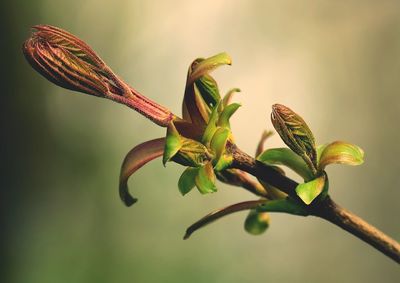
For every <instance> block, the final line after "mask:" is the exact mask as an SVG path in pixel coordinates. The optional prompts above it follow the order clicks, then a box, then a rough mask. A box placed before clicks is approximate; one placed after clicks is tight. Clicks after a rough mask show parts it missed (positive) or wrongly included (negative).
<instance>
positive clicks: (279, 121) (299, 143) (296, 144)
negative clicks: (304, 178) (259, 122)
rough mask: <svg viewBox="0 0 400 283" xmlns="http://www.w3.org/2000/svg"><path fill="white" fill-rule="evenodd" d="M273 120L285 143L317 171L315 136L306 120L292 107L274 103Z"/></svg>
mask: <svg viewBox="0 0 400 283" xmlns="http://www.w3.org/2000/svg"><path fill="white" fill-rule="evenodd" d="M271 121H272V124H273V125H274V127H275V130H276V131H277V132H278V134H279V135H280V136H281V138H282V140H283V141H284V142H285V144H286V145H287V146H288V147H289V148H290V149H291V150H293V151H294V152H295V153H297V154H298V155H300V156H301V157H302V158H303V159H304V161H305V162H306V163H307V165H308V166H309V167H310V169H311V170H312V171H313V173H316V172H317V151H316V147H315V140H314V136H313V134H312V132H311V130H310V128H309V127H308V126H307V124H306V122H304V120H303V119H302V118H301V117H300V116H299V115H298V114H296V113H295V112H293V111H292V110H291V109H290V108H288V107H286V106H284V105H281V104H274V105H273V106H272V114H271Z"/></svg>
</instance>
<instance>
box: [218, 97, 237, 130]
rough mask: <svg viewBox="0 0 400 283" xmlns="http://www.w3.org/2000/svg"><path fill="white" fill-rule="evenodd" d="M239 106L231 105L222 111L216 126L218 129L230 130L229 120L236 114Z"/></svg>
mask: <svg viewBox="0 0 400 283" xmlns="http://www.w3.org/2000/svg"><path fill="white" fill-rule="evenodd" d="M240 106H241V105H240V104H239V103H232V104H229V105H228V106H226V107H225V108H224V110H222V113H221V115H220V116H219V119H218V122H217V125H218V126H220V127H226V128H230V125H229V119H230V118H231V117H232V115H233V114H234V113H235V112H236V110H238V108H239V107H240Z"/></svg>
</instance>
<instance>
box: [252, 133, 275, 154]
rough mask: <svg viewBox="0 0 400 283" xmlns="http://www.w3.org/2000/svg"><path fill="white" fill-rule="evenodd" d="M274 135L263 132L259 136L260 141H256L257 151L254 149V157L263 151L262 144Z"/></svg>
mask: <svg viewBox="0 0 400 283" xmlns="http://www.w3.org/2000/svg"><path fill="white" fill-rule="evenodd" d="M273 134H274V133H273V132H272V131H264V132H263V133H262V135H261V138H260V140H259V141H258V144H257V149H256V156H259V155H260V154H261V153H262V152H263V151H264V143H265V141H266V140H267V139H268V138H269V137H270V136H272V135H273Z"/></svg>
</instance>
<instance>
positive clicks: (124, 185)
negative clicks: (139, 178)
mask: <svg viewBox="0 0 400 283" xmlns="http://www.w3.org/2000/svg"><path fill="white" fill-rule="evenodd" d="M164 144H165V138H159V139H155V140H150V141H147V142H144V143H142V144H139V145H137V146H135V147H134V148H133V149H132V150H131V151H129V152H128V154H127V155H126V157H125V159H124V162H123V163H122V166H121V173H120V177H119V195H120V197H121V200H122V201H123V202H124V203H125V205H126V206H131V205H132V204H134V203H135V202H136V201H137V199H136V198H133V197H132V196H131V195H130V194H129V191H128V179H129V177H130V176H131V175H132V174H133V173H135V172H136V171H137V170H138V169H139V168H140V167H142V166H143V165H145V164H146V163H147V162H149V161H151V160H153V159H155V158H157V157H159V156H161V155H162V154H163V151H164Z"/></svg>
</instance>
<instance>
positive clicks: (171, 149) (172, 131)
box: [163, 122, 182, 166]
mask: <svg viewBox="0 0 400 283" xmlns="http://www.w3.org/2000/svg"><path fill="white" fill-rule="evenodd" d="M181 147H182V140H181V137H180V135H179V133H178V131H177V129H176V128H175V125H174V123H173V122H171V123H169V125H168V128H167V137H166V140H165V147H164V154H163V164H164V166H165V164H166V163H167V162H168V161H169V160H170V159H171V158H172V157H173V156H174V155H175V154H176V153H177V152H178V151H179V149H180V148H181Z"/></svg>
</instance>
